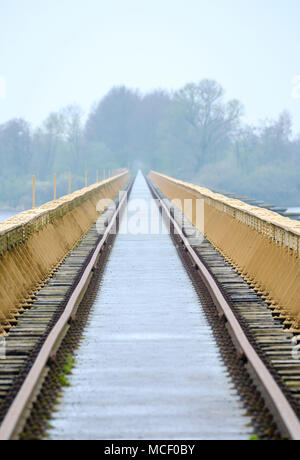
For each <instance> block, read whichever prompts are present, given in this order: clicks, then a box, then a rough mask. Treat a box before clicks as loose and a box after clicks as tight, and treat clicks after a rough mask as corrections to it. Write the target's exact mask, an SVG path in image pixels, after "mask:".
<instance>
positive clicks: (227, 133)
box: [0, 79, 300, 209]
mask: <svg viewBox="0 0 300 460" xmlns="http://www.w3.org/2000/svg"><path fill="white" fill-rule="evenodd" d="M243 115H244V107H243V105H242V104H241V103H240V102H239V101H238V100H229V101H228V100H226V97H225V91H224V89H223V88H222V86H221V85H220V84H219V83H217V82H216V81H214V80H207V79H205V80H202V81H200V82H199V83H190V84H187V85H186V86H184V87H183V88H181V89H180V90H178V91H175V92H168V91H164V90H156V91H153V92H150V93H148V94H142V93H141V92H140V91H138V90H132V89H128V88H126V87H115V88H113V89H112V90H111V91H110V92H109V93H108V94H106V95H105V96H104V97H103V98H102V99H101V100H100V101H99V102H97V103H95V104H94V107H93V109H92V110H91V112H90V113H89V115H88V117H87V119H85V118H84V114H83V112H82V110H81V108H80V107H79V106H76V105H72V106H68V107H66V108H64V109H62V110H60V111H59V112H57V113H51V114H50V115H49V116H48V118H47V119H46V120H45V121H44V122H43V123H42V124H41V126H39V127H38V128H36V129H32V128H31V126H30V124H29V123H28V122H26V121H25V120H23V119H13V120H10V121H8V122H7V123H4V124H2V125H0V183H1V195H0V208H4V207H11V208H18V209H26V208H29V207H30V205H31V178H32V175H33V174H35V175H36V176H37V201H38V204H41V203H44V202H46V201H49V200H51V199H52V196H53V174H54V173H56V174H57V186H58V196H59V195H64V194H66V193H67V190H68V174H69V171H71V172H72V186H73V189H77V188H81V187H83V186H84V172H85V171H87V173H88V177H89V182H90V183H92V182H94V181H95V177H96V170H99V172H100V174H101V172H102V171H103V169H106V170H108V169H111V170H112V169H117V168H124V167H129V168H130V169H131V170H132V171H133V172H135V171H136V170H138V169H143V171H144V172H146V173H147V172H148V171H149V170H150V169H155V170H157V171H160V172H163V173H166V174H169V175H172V176H174V177H177V178H179V179H183V180H187V181H190V182H193V183H197V184H200V185H203V186H206V187H209V188H212V189H214V190H218V191H224V192H226V191H228V192H233V193H237V194H240V195H248V196H250V197H253V198H256V199H260V200H265V201H268V202H273V203H275V204H278V205H300V199H299V196H300V195H299V192H300V181H299V180H298V177H297V171H299V166H300V138H294V137H293V136H292V121H291V117H290V115H289V113H288V112H282V113H281V114H280V115H279V117H278V119H277V120H266V121H264V122H261V123H260V124H259V125H258V126H249V125H246V124H245V123H244V122H243Z"/></svg>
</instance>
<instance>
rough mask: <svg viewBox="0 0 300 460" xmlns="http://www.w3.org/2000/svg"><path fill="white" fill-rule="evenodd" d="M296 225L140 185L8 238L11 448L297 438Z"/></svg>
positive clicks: (1, 388) (177, 184)
mask: <svg viewBox="0 0 300 460" xmlns="http://www.w3.org/2000/svg"><path fill="white" fill-rule="evenodd" d="M299 239H300V223H298V222H295V221H293V220H291V219H289V218H287V217H283V216H280V215H279V214H277V213H276V212H272V211H270V210H268V209H263V208H258V207H255V206H253V205H249V204H246V203H245V202H242V201H239V200H236V199H233V198H229V197H226V196H223V195H220V194H217V193H214V192H212V191H211V190H208V189H205V188H202V187H199V186H196V185H193V184H189V183H186V182H182V181H179V180H176V179H173V178H171V177H168V176H166V175H163V174H160V173H158V172H154V171H152V172H151V173H150V174H149V176H147V177H146V176H143V174H142V173H141V172H139V173H138V175H137V176H135V177H133V176H132V175H131V174H130V172H129V171H127V170H126V171H124V172H122V173H121V174H118V175H117V176H114V177H112V178H110V179H107V180H105V181H102V182H100V183H97V184H94V185H92V186H90V187H86V188H84V189H82V190H80V191H78V192H75V193H73V194H72V195H69V196H66V197H63V198H60V199H58V200H55V201H53V202H50V203H47V204H45V205H43V206H42V207H40V208H37V209H34V210H31V211H28V212H24V213H21V214H19V215H17V216H15V217H13V218H11V219H8V220H7V221H5V222H3V223H1V224H0V439H1V440H10V439H42V438H44V437H48V438H49V439H64V440H66V439H102V440H154V439H156V440H161V439H168V440H198V439H293V440H296V439H297V440H298V439H300V421H299V417H300V345H299V343H300V295H299V294H300V292H299V270H300V262H299V252H300V244H299Z"/></svg>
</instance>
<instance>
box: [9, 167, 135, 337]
mask: <svg viewBox="0 0 300 460" xmlns="http://www.w3.org/2000/svg"><path fill="white" fill-rule="evenodd" d="M129 178H130V175H129V173H128V172H124V173H122V174H120V175H118V176H115V177H113V178H110V179H107V180H105V181H103V182H101V183H99V184H96V185H92V186H90V187H87V188H84V189H82V190H79V191H77V192H75V193H73V194H72V195H69V196H65V197H62V198H60V199H58V200H56V201H51V202H49V203H46V204H45V205H43V206H41V207H40V208H37V209H34V210H31V211H26V212H23V213H20V214H18V215H17V216H15V217H13V218H11V219H8V220H6V221H5V222H3V223H0V334H1V333H5V328H6V327H9V326H10V323H11V322H12V320H13V318H14V317H15V316H16V315H17V314H18V312H19V311H20V308H22V306H26V302H27V301H28V300H30V297H31V296H32V295H33V294H34V292H35V291H36V290H37V289H38V288H40V286H41V285H42V283H43V282H44V281H45V280H47V279H48V278H49V276H50V275H51V272H52V271H53V270H54V269H55V268H56V267H57V266H58V265H59V264H60V263H61V262H62V260H63V259H64V258H65V257H66V255H67V254H68V253H69V251H70V250H71V249H72V248H73V247H74V246H75V245H76V244H77V242H78V240H79V239H80V238H81V237H82V236H83V235H84V234H85V233H86V232H87V231H88V230H89V229H90V227H91V226H92V224H93V223H94V222H95V221H96V220H97V218H98V217H99V215H100V213H99V212H98V211H97V210H96V206H97V203H98V201H99V200H100V199H103V198H105V199H113V198H115V197H116V196H117V194H118V192H119V191H120V189H121V188H123V187H124V185H125V184H126V183H127V181H128V180H129Z"/></svg>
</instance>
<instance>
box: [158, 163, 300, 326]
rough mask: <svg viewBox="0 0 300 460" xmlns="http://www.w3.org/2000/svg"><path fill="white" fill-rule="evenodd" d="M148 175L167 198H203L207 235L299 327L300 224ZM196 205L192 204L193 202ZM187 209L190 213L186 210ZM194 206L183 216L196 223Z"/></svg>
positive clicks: (179, 183)
mask: <svg viewBox="0 0 300 460" xmlns="http://www.w3.org/2000/svg"><path fill="white" fill-rule="evenodd" d="M150 178H151V179H152V180H153V182H155V183H156V185H157V186H158V187H159V188H160V189H161V190H162V191H163V193H164V194H165V195H166V196H167V197H168V198H169V199H171V200H174V199H176V200H181V201H182V207H183V200H184V199H188V200H191V199H192V200H196V199H202V200H204V203H205V204H204V209H205V219H204V227H203V223H202V224H201V225H202V228H204V232H205V236H206V237H207V239H209V240H210V242H211V243H212V244H213V245H214V246H215V247H216V248H217V249H218V250H219V251H220V252H221V253H222V254H223V256H224V257H225V259H226V260H227V261H228V262H230V263H231V265H233V266H234V267H235V268H236V269H237V270H238V271H239V273H241V274H242V276H243V277H244V278H245V279H246V281H247V282H249V283H250V284H251V285H252V286H253V287H254V288H255V290H256V291H258V292H259V293H261V294H262V295H263V297H264V298H265V300H266V301H267V302H268V303H269V304H270V305H271V308H273V309H274V311H275V312H278V313H280V314H281V315H283V316H284V317H285V318H286V324H287V325H290V326H291V327H292V330H293V331H294V332H299V330H300V283H299V278H298V276H299V271H300V258H299V254H300V223H299V222H297V221H293V220H291V219H289V218H288V217H283V216H281V215H279V214H277V213H276V212H273V211H270V210H267V209H262V208H258V207H255V206H251V205H249V204H246V203H244V202H242V201H239V200H236V199H232V198H228V197H225V196H224V195H220V194H217V193H214V192H212V191H211V190H209V189H207V188H204V187H200V186H197V185H193V184H189V183H187V182H183V181H180V180H176V179H173V178H171V177H168V176H166V175H163V174H159V173H157V172H153V171H152V172H151V173H150ZM193 209H194V210H195V206H193ZM189 213H190V215H188V214H189ZM194 214H195V212H194V213H193V212H192V211H188V212H187V217H188V218H189V219H190V220H191V221H192V223H193V224H194V225H196V226H198V228H199V222H198V221H197V218H196V216H195V215H194Z"/></svg>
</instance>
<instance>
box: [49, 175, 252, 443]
mask: <svg viewBox="0 0 300 460" xmlns="http://www.w3.org/2000/svg"><path fill="white" fill-rule="evenodd" d="M136 199H144V200H146V201H147V202H149V201H150V199H151V196H150V192H149V190H148V187H147V185H146V182H145V180H144V178H143V177H142V176H141V175H139V176H138V178H137V180H136V182H135V185H134V188H133V191H132V194H131V197H130V203H129V205H130V207H131V206H133V207H134V204H135V201H134V200H136ZM147 217H148V216H147V213H143V214H141V215H140V222H141V224H142V226H143V224H145V223H146V221H147ZM153 219H154V220H156V221H158V220H160V216H159V213H158V210H155V212H154V216H153ZM124 230H125V223H123V228H122V229H121V233H122V232H123V233H126V232H125V231H124ZM76 361H77V364H76V367H75V369H74V372H73V375H72V376H71V377H70V378H69V380H70V383H71V387H69V388H66V389H65V390H64V394H63V398H62V400H61V404H60V405H59V406H58V408H57V410H58V411H57V412H56V413H55V414H54V416H53V420H52V421H51V425H52V426H53V428H52V429H51V430H50V431H49V437H50V439H106V440H121V439H125V440H132V439H134V440H140V439H145V440H147V439H151V440H152V439H162V440H163V439H168V440H175V439H178V440H180V439H188V440H191V439H249V437H250V435H251V430H250V428H247V427H246V424H247V422H249V420H248V418H246V417H245V416H244V411H243V408H242V405H241V402H240V400H239V397H238V396H237V395H236V393H235V391H234V389H232V384H231V382H230V380H229V378H228V377H227V373H226V369H225V367H224V365H223V363H222V360H221V357H220V354H219V352H218V349H217V347H216V345H215V342H214V338H213V336H212V332H211V330H210V327H209V325H208V323H207V321H206V318H205V315H204V313H203V312H202V309H201V305H200V302H199V299H198V296H197V294H196V292H195V290H194V287H193V285H192V283H191V281H190V278H189V276H188V275H187V273H186V271H185V269H184V267H183V266H182V263H181V261H180V259H179V257H178V255H177V252H176V249H175V248H174V246H173V243H172V240H171V238H170V236H169V235H167V234H164V235H162V234H160V235H153V234H152V235H151V234H148V235H147V234H146V235H145V234H142V235H141V234H139V235H132V234H131V235H129V234H119V235H118V236H117V239H116V242H115V245H114V247H113V250H112V252H111V255H110V260H109V261H108V264H107V267H106V270H105V273H104V276H103V280H102V283H101V288H100V290H99V292H98V296H97V299H96V301H95V304H94V306H93V309H92V312H91V315H90V319H89V323H88V326H87V328H86V331H85V336H84V340H83V342H82V345H81V347H80V349H79V350H78V352H77V355H76Z"/></svg>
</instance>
